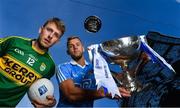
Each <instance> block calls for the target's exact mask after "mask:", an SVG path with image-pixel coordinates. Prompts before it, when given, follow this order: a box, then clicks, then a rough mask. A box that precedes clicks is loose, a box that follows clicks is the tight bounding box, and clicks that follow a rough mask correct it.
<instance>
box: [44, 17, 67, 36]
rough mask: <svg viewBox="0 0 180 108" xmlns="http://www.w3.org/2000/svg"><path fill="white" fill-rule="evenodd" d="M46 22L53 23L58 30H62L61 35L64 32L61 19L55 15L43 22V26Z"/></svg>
mask: <svg viewBox="0 0 180 108" xmlns="http://www.w3.org/2000/svg"><path fill="white" fill-rule="evenodd" d="M48 23H55V24H56V26H57V28H58V30H60V31H61V32H62V35H63V34H64V32H65V24H64V22H63V21H62V20H61V19H59V18H57V17H53V18H50V19H48V20H47V21H46V22H45V23H44V25H43V27H45V26H46V25H47V24H48Z"/></svg>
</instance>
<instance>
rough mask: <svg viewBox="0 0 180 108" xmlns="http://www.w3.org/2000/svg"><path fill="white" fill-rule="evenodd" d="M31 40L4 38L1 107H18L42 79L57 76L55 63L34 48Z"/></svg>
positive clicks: (1, 41) (0, 63)
mask: <svg viewBox="0 0 180 108" xmlns="http://www.w3.org/2000/svg"><path fill="white" fill-rule="evenodd" d="M31 43H32V41H31V39H27V38H26V39H25V38H21V37H18V36H13V37H7V38H3V39H2V38H1V39H0V106H16V105H17V104H18V103H19V101H20V100H21V99H22V98H23V96H24V95H25V93H26V92H27V90H28V88H29V86H30V85H31V84H32V82H34V81H35V80H37V79H38V78H42V77H45V78H48V79H49V78H50V77H52V76H53V75H54V71H55V64H54V62H53V60H52V58H51V57H50V55H49V54H48V53H47V52H46V53H44V54H40V53H38V52H37V51H35V50H34V49H33V48H32V44H31Z"/></svg>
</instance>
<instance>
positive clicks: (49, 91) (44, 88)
mask: <svg viewBox="0 0 180 108" xmlns="http://www.w3.org/2000/svg"><path fill="white" fill-rule="evenodd" d="M27 94H28V97H29V99H30V100H40V101H41V102H44V101H46V96H47V95H53V94H54V86H53V84H52V82H51V81H50V80H49V79H47V78H41V79H38V80H37V81H35V82H34V83H33V84H32V85H31V86H30V88H29V90H28V92H27Z"/></svg>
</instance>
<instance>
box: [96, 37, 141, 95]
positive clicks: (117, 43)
mask: <svg viewBox="0 0 180 108" xmlns="http://www.w3.org/2000/svg"><path fill="white" fill-rule="evenodd" d="M139 47H140V39H139V37H138V36H129V37H122V38H119V39H116V40H110V41H105V42H103V43H101V44H100V50H99V51H100V53H101V54H102V55H103V56H104V57H105V59H106V61H107V62H108V63H113V64H118V65H120V67H121V68H122V70H123V72H122V74H121V75H119V76H118V77H116V76H114V77H115V78H116V80H117V81H118V83H120V85H121V86H123V87H125V88H126V89H127V90H129V91H131V92H134V91H140V90H141V88H142V86H141V84H140V82H139V81H138V80H137V79H136V73H137V70H138V69H137V68H139V66H140V64H141V63H142V61H141V62H139V63H136V62H135V63H133V62H134V61H135V60H137V59H138V57H139V56H140V54H141V51H140V50H139ZM133 68H134V69H133Z"/></svg>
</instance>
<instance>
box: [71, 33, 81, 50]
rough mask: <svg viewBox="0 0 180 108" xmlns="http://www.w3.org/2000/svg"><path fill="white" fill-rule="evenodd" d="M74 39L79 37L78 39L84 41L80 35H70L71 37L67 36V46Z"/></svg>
mask: <svg viewBox="0 0 180 108" xmlns="http://www.w3.org/2000/svg"><path fill="white" fill-rule="evenodd" d="M72 39H78V40H79V41H80V42H81V43H82V41H81V39H80V38H79V37H78V36H70V37H68V38H67V48H68V46H69V42H70V41H71V40H72Z"/></svg>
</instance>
